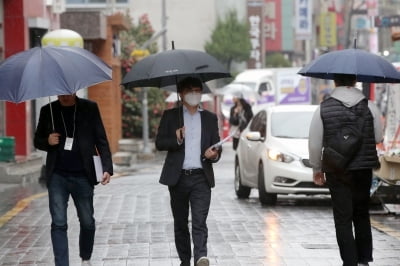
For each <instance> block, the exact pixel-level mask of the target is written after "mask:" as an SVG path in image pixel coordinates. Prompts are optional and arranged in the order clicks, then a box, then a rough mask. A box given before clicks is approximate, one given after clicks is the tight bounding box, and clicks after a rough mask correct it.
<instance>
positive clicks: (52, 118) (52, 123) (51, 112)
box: [49, 96, 55, 132]
mask: <svg viewBox="0 0 400 266" xmlns="http://www.w3.org/2000/svg"><path fill="white" fill-rule="evenodd" d="M49 105H50V116H51V126H52V128H53V132H55V128H54V116H53V108H52V107H51V99H50V96H49Z"/></svg>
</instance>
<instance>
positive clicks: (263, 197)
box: [258, 163, 278, 205]
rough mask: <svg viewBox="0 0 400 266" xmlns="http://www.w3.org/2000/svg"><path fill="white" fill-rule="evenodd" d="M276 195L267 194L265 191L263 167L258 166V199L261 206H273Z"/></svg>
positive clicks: (261, 165)
mask: <svg viewBox="0 0 400 266" xmlns="http://www.w3.org/2000/svg"><path fill="white" fill-rule="evenodd" d="M277 198H278V196H277V194H275V193H268V192H267V191H266V190H265V178H264V166H263V164H262V163H260V165H259V166H258V199H259V200H260V202H261V204H262V205H275V204H276V201H277Z"/></svg>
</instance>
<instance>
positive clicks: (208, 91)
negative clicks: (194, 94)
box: [161, 80, 212, 93]
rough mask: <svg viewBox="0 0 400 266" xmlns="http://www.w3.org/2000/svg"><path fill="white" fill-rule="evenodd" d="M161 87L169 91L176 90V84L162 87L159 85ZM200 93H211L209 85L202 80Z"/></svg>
mask: <svg viewBox="0 0 400 266" xmlns="http://www.w3.org/2000/svg"><path fill="white" fill-rule="evenodd" d="M178 82H179V80H178ZM161 89H163V90H166V91H171V92H176V91H177V87H176V85H168V86H164V87H161ZM201 93H212V91H211V89H210V87H208V85H207V84H206V83H204V82H203V89H202V90H201Z"/></svg>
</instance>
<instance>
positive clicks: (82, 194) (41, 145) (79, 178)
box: [34, 94, 113, 266]
mask: <svg viewBox="0 0 400 266" xmlns="http://www.w3.org/2000/svg"><path fill="white" fill-rule="evenodd" d="M34 145H35V147H36V148H38V149H40V150H43V151H46V152H47V158H46V178H47V189H48V192H49V193H48V194H49V207H50V214H51V220H52V222H51V241H52V244H53V253H54V260H55V265H56V266H68V265H69V254H68V236H67V228H68V224H67V221H68V219H67V208H68V200H69V197H70V196H71V197H72V199H73V200H74V204H75V207H76V210H77V214H78V217H79V223H80V234H79V255H80V257H81V258H82V265H91V264H90V257H91V255H92V251H93V244H94V235H95V220H94V217H93V216H94V210H93V191H94V186H95V185H96V184H98V181H97V178H96V173H95V167H94V163H93V155H96V154H97V153H99V154H100V157H101V162H102V167H103V171H104V173H103V177H102V180H101V184H103V185H106V184H108V183H109V182H110V176H111V175H112V174H113V165H112V161H111V151H110V148H109V144H108V140H107V136H106V132H105V129H104V126H103V123H102V120H101V117H100V112H99V109H98V106H97V104H96V103H95V102H92V101H90V100H86V99H80V98H78V97H77V96H76V95H75V94H72V95H60V96H58V100H57V101H54V102H51V103H49V104H47V105H45V106H43V107H42V109H41V111H40V117H39V123H38V126H37V129H36V132H35V137H34Z"/></svg>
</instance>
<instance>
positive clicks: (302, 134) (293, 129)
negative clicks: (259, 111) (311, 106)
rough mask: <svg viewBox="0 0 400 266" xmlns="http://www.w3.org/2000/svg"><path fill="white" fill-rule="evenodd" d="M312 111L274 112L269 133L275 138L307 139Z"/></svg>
mask: <svg viewBox="0 0 400 266" xmlns="http://www.w3.org/2000/svg"><path fill="white" fill-rule="evenodd" d="M313 114H314V112H276V113H272V116H271V134H272V136H274V137H277V138H293V139H307V138H308V133H309V128H310V123H311V119H312V116H313Z"/></svg>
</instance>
